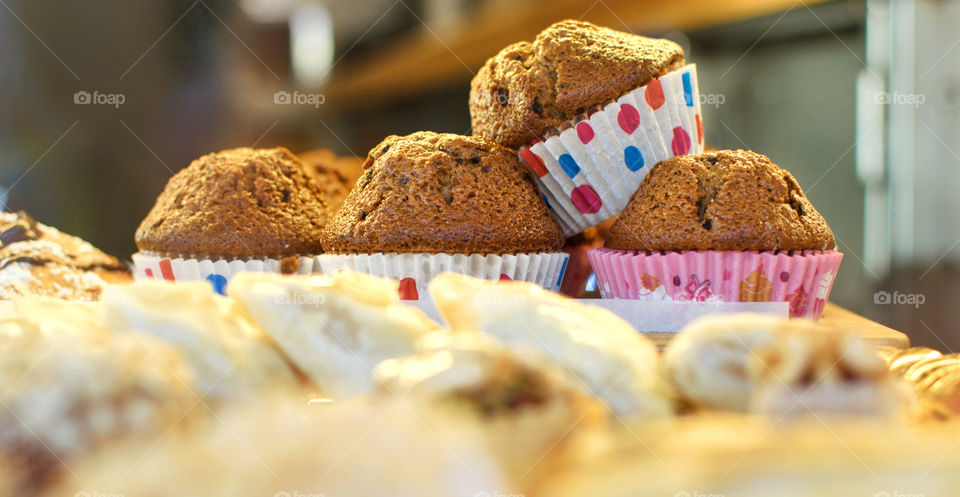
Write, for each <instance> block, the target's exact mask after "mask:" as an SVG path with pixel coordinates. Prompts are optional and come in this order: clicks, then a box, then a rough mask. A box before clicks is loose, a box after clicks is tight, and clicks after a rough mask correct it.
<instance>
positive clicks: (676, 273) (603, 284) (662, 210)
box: [588, 150, 843, 318]
mask: <svg viewBox="0 0 960 497" xmlns="http://www.w3.org/2000/svg"><path fill="white" fill-rule="evenodd" d="M588 256H589V257H590V262H591V264H592V265H593V267H594V270H595V271H596V275H597V283H598V285H599V287H600V292H601V294H602V295H603V296H604V297H607V298H625V299H642V300H655V301H660V300H674V301H698V302H706V301H726V302H767V301H772V302H787V303H788V304H789V309H790V316H792V317H813V318H817V317H819V316H820V314H821V313H822V312H823V308H824V305H825V304H826V301H827V298H828V297H829V295H830V289H831V288H832V286H833V280H834V278H835V277H836V274H837V269H838V268H839V266H840V261H841V260H842V258H843V255H842V254H840V253H839V252H837V251H836V250H834V240H833V233H832V232H831V231H830V228H829V227H828V226H827V223H826V221H824V219H823V217H822V216H821V215H820V213H818V212H817V210H816V209H815V208H814V207H813V205H811V204H810V202H809V201H808V200H807V198H806V197H805V196H804V194H803V190H802V189H801V188H800V185H799V184H798V183H797V181H796V180H795V179H794V178H793V176H792V175H790V173H789V172H787V171H784V170H783V169H780V168H779V167H778V166H777V165H776V164H773V163H772V162H770V159H768V158H767V157H765V156H763V155H760V154H757V153H754V152H749V151H744V150H736V151H718V152H711V153H707V154H702V155H696V156H682V157H675V158H673V159H669V160H666V161H663V162H661V163H659V164H657V165H656V166H654V168H653V170H651V171H650V174H649V175H647V177H646V178H644V180H643V183H641V184H640V187H639V188H638V189H637V191H636V192H635V193H634V194H633V197H632V198H631V199H630V203H629V204H627V206H626V208H625V209H624V210H623V212H621V213H620V216H619V217H618V218H617V221H616V222H615V223H614V224H613V226H611V227H610V232H609V233H608V235H607V238H606V241H605V244H604V248H601V249H596V250H593V251H591V252H589V253H588Z"/></svg>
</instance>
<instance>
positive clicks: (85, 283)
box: [0, 211, 132, 300]
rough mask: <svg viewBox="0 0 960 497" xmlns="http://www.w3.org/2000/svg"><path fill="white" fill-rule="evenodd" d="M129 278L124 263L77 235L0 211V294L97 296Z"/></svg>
mask: <svg viewBox="0 0 960 497" xmlns="http://www.w3.org/2000/svg"><path fill="white" fill-rule="evenodd" d="M130 281H132V278H131V275H130V268H129V266H127V265H126V264H124V263H123V262H121V261H120V260H119V259H117V258H116V257H112V256H109V255H107V254H105V253H103V252H101V251H100V250H98V249H97V248H96V247H94V246H93V245H90V244H89V243H87V242H85V241H83V240H81V239H80V238H77V237H75V236H70V235H67V234H65V233H62V232H60V231H59V230H57V229H56V228H52V227H50V226H46V225H43V224H40V223H38V222H36V221H35V220H34V219H33V218H32V217H30V216H29V215H28V214H27V213H25V212H22V211H21V212H17V213H11V212H3V213H0V300H8V299H12V298H17V297H22V296H29V295H44V296H48V297H56V298H60V299H67V300H97V299H98V298H99V297H100V294H101V293H102V292H103V289H104V288H105V287H106V286H107V284H108V283H124V282H130Z"/></svg>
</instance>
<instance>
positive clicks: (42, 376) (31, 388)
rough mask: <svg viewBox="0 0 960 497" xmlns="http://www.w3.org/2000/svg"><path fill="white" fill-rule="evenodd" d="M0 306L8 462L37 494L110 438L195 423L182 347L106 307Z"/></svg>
mask: <svg viewBox="0 0 960 497" xmlns="http://www.w3.org/2000/svg"><path fill="white" fill-rule="evenodd" d="M14 307H15V309H14V312H12V313H10V312H8V313H5V314H4V315H3V316H0V392H2V401H3V404H2V405H3V408H2V409H0V467H3V468H4V470H7V471H9V474H7V475H5V476H6V477H7V478H9V479H8V480H6V481H4V482H3V483H2V484H0V488H2V487H4V486H6V487H7V488H8V489H9V490H10V491H11V494H10V495H37V494H38V493H39V490H40V489H41V488H42V487H44V486H46V485H49V484H50V483H51V482H53V481H55V480H57V479H60V478H67V479H69V478H71V476H70V474H69V470H68V468H72V467H73V465H74V464H75V463H76V462H77V461H78V460H79V459H80V458H82V457H83V456H86V455H87V454H89V453H92V452H93V451H94V450H96V449H99V448H101V447H103V446H104V445H105V444H106V443H107V442H109V441H113V440H117V439H120V438H125V437H133V438H142V439H146V440H147V441H148V442H147V443H149V442H152V441H153V440H154V439H155V437H157V436H159V435H160V434H161V433H163V432H164V431H166V430H168V429H170V428H171V427H172V426H173V425H174V424H176V423H178V422H182V423H184V424H187V423H188V421H189V420H190V418H191V417H190V416H189V413H190V411H191V409H190V408H191V406H194V405H195V403H196V401H197V393H195V391H194V390H193V389H192V388H191V387H190V370H189V368H188V367H187V364H186V362H185V361H184V359H183V357H182V356H181V355H180V353H179V351H177V350H176V349H175V348H173V347H170V346H168V345H167V344H165V343H163V342H162V341H160V340H156V339H154V338H152V337H138V336H135V335H132V334H130V333H127V332H125V331H120V330H115V329H111V328H110V327H108V326H106V324H105V319H104V316H103V308H102V307H100V306H95V305H94V304H89V303H84V302H67V301H61V300H57V299H53V298H48V297H45V298H40V297H25V298H22V299H19V300H16V301H14Z"/></svg>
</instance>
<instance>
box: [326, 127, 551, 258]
mask: <svg viewBox="0 0 960 497" xmlns="http://www.w3.org/2000/svg"><path fill="white" fill-rule="evenodd" d="M364 170H365V171H364V174H363V176H361V177H360V180H359V181H358V182H357V184H356V186H354V187H353V190H351V191H350V194H349V195H348V196H347V200H346V201H345V202H344V204H343V207H341V209H340V211H339V212H338V213H337V214H336V215H335V216H334V217H333V219H332V220H331V221H330V223H329V224H328V225H327V227H326V229H325V230H324V236H323V247H324V249H325V250H326V251H327V252H340V253H344V252H352V253H371V252H429V253H439V252H446V253H481V254H487V253H494V254H506V253H520V252H541V251H556V250H559V249H560V247H561V246H563V233H562V232H561V230H560V226H559V225H558V224H557V222H556V221H555V220H554V219H553V217H552V216H551V215H550V212H549V211H548V209H547V206H546V204H545V203H544V201H543V198H542V197H541V196H540V193H539V191H538V190H537V187H536V185H535V184H534V182H533V178H532V177H531V175H530V173H529V171H528V170H527V169H526V168H525V167H524V166H523V165H521V164H520V162H519V160H518V159H517V156H516V154H515V153H514V152H513V151H511V150H509V149H507V148H504V147H501V146H498V145H496V144H495V143H492V142H490V141H487V140H484V139H482V138H477V137H469V136H460V135H453V134H446V133H433V132H429V131H421V132H418V133H414V134H412V135H408V136H390V137H388V138H387V139H386V140H384V141H383V142H382V143H380V144H379V145H377V146H376V147H374V148H373V150H371V151H370V155H369V157H368V158H367V160H366V162H365V163H364Z"/></svg>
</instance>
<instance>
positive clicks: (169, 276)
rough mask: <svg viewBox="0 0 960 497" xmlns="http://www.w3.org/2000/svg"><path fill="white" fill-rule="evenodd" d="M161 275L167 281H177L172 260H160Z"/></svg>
mask: <svg viewBox="0 0 960 497" xmlns="http://www.w3.org/2000/svg"><path fill="white" fill-rule="evenodd" d="M160 274H162V275H163V279H165V280H167V281H176V280H177V278H176V276H174V275H173V266H171V265H170V259H160Z"/></svg>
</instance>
